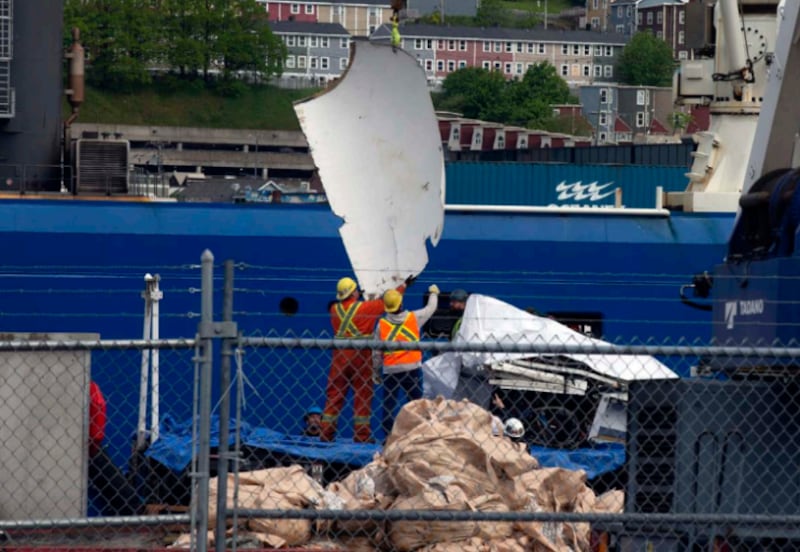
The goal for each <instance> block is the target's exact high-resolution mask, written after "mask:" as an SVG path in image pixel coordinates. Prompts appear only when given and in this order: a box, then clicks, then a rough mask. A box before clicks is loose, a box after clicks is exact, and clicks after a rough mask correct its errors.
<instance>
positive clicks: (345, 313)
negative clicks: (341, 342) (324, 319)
mask: <svg viewBox="0 0 800 552" xmlns="http://www.w3.org/2000/svg"><path fill="white" fill-rule="evenodd" d="M358 305H359V303H358V301H356V302H354V303H353V304H352V305H350V307H349V308H348V309H347V310H345V309H344V307H343V306H342V304H341V303H337V304H336V316H338V317H339V320H340V321H341V322H340V323H339V331H337V332H336V337H338V338H347V337H352V338H359V337H365V336H364V335H363V334H362V333H361V332H359V331H358V328H357V327H356V325H355V323H354V322H353V317H354V316H355V315H356V312H358Z"/></svg>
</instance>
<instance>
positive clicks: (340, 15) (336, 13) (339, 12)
mask: <svg viewBox="0 0 800 552" xmlns="http://www.w3.org/2000/svg"><path fill="white" fill-rule="evenodd" d="M333 18H334V19H333V22H334V23H340V22H341V21H343V20H344V6H334V7H333Z"/></svg>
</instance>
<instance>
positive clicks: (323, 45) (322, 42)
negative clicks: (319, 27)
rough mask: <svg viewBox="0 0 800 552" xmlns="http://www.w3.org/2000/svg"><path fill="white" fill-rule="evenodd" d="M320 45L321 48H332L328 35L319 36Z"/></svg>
mask: <svg viewBox="0 0 800 552" xmlns="http://www.w3.org/2000/svg"><path fill="white" fill-rule="evenodd" d="M319 47H320V48H330V47H331V41H330V39H329V38H328V37H327V36H321V37H319Z"/></svg>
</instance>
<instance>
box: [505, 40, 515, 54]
mask: <svg viewBox="0 0 800 552" xmlns="http://www.w3.org/2000/svg"><path fill="white" fill-rule="evenodd" d="M513 51H514V43H513V42H506V52H513Z"/></svg>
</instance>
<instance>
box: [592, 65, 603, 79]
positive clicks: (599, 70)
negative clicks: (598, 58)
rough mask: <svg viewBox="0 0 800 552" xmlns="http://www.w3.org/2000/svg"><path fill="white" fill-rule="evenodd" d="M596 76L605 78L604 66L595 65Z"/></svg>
mask: <svg viewBox="0 0 800 552" xmlns="http://www.w3.org/2000/svg"><path fill="white" fill-rule="evenodd" d="M594 76H595V77H602V76H603V66H602V65H595V66H594Z"/></svg>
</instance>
